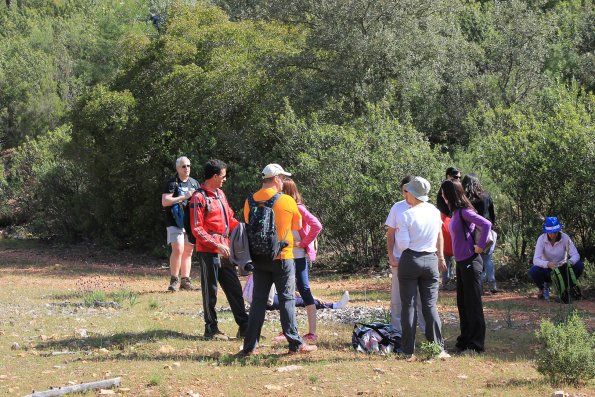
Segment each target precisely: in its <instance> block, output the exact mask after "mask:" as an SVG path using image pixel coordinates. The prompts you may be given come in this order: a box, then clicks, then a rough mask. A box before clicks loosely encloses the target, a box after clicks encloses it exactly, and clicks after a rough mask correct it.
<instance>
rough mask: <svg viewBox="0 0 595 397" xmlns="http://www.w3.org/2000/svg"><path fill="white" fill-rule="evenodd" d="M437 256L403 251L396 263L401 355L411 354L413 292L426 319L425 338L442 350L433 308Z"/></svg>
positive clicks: (415, 317)
mask: <svg viewBox="0 0 595 397" xmlns="http://www.w3.org/2000/svg"><path fill="white" fill-rule="evenodd" d="M439 278H440V272H439V271H438V257H437V256H436V254H435V253H433V252H432V253H426V252H416V251H411V250H405V251H404V252H403V254H402V255H401V260H400V261H399V288H400V289H401V291H400V293H401V304H402V309H401V327H402V328H403V337H402V338H401V349H402V350H403V353H405V354H413V351H414V349H415V329H416V328H415V326H416V324H417V310H415V307H416V304H417V291H418V289H419V296H420V298H421V307H422V313H423V316H424V319H425V320H426V332H425V335H426V339H427V340H428V341H429V342H436V343H438V344H439V345H440V346H442V347H443V348H444V340H443V339H442V331H441V324H440V316H439V315H438V309H437V308H436V301H437V300H438V284H439V282H438V280H439Z"/></svg>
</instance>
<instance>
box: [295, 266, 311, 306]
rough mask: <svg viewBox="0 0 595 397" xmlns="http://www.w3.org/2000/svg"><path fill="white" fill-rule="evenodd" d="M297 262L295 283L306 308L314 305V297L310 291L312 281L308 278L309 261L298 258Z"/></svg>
mask: <svg viewBox="0 0 595 397" xmlns="http://www.w3.org/2000/svg"><path fill="white" fill-rule="evenodd" d="M294 262H295V283H296V286H297V290H298V292H299V293H300V295H301V296H302V299H303V300H304V303H305V304H306V306H309V305H313V304H314V297H313V296H312V291H310V279H309V278H308V259H306V258H297V259H294Z"/></svg>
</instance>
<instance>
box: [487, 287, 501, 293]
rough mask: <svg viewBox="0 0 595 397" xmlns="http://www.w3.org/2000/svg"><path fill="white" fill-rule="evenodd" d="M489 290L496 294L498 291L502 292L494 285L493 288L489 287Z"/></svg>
mask: <svg viewBox="0 0 595 397" xmlns="http://www.w3.org/2000/svg"><path fill="white" fill-rule="evenodd" d="M490 292H491V293H492V294H497V293H499V292H502V291H501V290H499V289H498V288H496V287H494V288H492V289H490Z"/></svg>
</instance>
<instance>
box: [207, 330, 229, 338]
mask: <svg viewBox="0 0 595 397" xmlns="http://www.w3.org/2000/svg"><path fill="white" fill-rule="evenodd" d="M203 339H206V340H212V339H215V340H229V336H227V335H225V334H224V333H223V332H221V331H219V330H216V331H215V332H206V331H205V333H204V335H203Z"/></svg>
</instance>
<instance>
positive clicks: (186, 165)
mask: <svg viewBox="0 0 595 397" xmlns="http://www.w3.org/2000/svg"><path fill="white" fill-rule="evenodd" d="M181 167H182V168H190V164H184V165H182V166H181Z"/></svg>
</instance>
